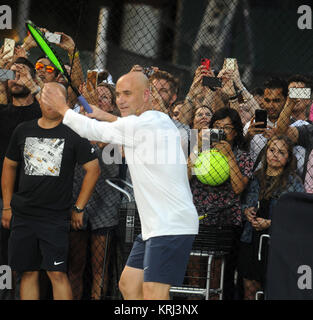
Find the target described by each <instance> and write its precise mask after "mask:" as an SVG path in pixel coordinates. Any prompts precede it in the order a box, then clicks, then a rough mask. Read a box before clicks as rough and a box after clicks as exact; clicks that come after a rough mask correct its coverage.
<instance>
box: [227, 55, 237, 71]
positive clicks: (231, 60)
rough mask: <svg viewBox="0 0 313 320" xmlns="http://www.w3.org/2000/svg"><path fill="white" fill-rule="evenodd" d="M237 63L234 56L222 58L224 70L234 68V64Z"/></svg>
mask: <svg viewBox="0 0 313 320" xmlns="http://www.w3.org/2000/svg"><path fill="white" fill-rule="evenodd" d="M236 64H237V60H236V59H235V58H226V59H225V60H224V68H225V69H226V70H232V71H233V70H235V66H236Z"/></svg>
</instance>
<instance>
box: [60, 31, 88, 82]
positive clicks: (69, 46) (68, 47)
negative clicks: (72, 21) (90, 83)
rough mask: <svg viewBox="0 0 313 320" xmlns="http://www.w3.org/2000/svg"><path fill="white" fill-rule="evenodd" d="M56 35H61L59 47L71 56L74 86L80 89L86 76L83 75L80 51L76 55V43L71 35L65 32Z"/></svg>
mask: <svg viewBox="0 0 313 320" xmlns="http://www.w3.org/2000/svg"><path fill="white" fill-rule="evenodd" d="M55 34H60V35H61V42H60V43H59V44H57V46H58V47H60V48H62V49H63V50H65V51H66V52H67V54H68V56H69V59H70V64H71V65H72V72H71V80H72V84H73V85H74V86H75V87H79V86H80V85H81V84H82V83H83V82H84V74H83V69H82V66H81V62H80V59H79V51H77V50H76V52H75V53H74V49H75V42H74V40H73V39H72V38H71V37H70V36H69V35H67V34H65V33H63V32H55ZM73 59H74V60H73ZM72 62H73V63H72Z"/></svg>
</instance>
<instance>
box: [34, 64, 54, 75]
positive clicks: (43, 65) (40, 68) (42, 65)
mask: <svg viewBox="0 0 313 320" xmlns="http://www.w3.org/2000/svg"><path fill="white" fill-rule="evenodd" d="M35 68H36V70H42V69H44V68H45V70H46V71H47V72H49V73H52V72H53V71H54V70H55V68H54V67H52V66H46V65H45V64H43V63H41V62H37V63H36V65H35Z"/></svg>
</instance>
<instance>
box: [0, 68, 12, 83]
mask: <svg viewBox="0 0 313 320" xmlns="http://www.w3.org/2000/svg"><path fill="white" fill-rule="evenodd" d="M14 79H15V71H13V70H6V69H0V81H6V80H14Z"/></svg>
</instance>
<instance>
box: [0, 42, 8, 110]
mask: <svg viewBox="0 0 313 320" xmlns="http://www.w3.org/2000/svg"><path fill="white" fill-rule="evenodd" d="M7 53H8V51H6V52H4V46H2V47H1V49H0V69H9V68H8V65H9V64H10V60H11V58H4V56H5V55H6V54H7ZM7 103H8V97H7V91H6V82H5V81H0V104H7Z"/></svg>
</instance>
